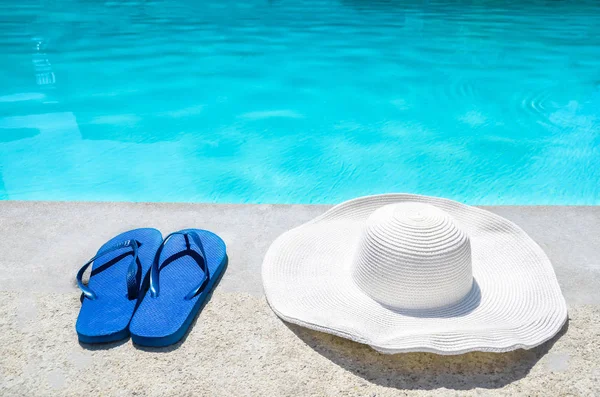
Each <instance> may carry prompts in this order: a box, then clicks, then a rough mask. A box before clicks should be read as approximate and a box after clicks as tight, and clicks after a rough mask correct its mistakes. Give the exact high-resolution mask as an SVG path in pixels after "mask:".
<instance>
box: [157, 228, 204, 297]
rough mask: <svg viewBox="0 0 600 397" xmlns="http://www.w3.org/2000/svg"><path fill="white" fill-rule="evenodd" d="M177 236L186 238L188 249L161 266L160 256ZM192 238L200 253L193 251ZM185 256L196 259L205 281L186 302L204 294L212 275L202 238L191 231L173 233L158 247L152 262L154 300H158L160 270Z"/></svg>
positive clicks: (168, 259) (191, 292)
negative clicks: (171, 239) (170, 240)
mask: <svg viewBox="0 0 600 397" xmlns="http://www.w3.org/2000/svg"><path fill="white" fill-rule="evenodd" d="M175 235H182V236H184V237H185V244H186V249H185V250H183V251H180V252H178V253H176V254H173V255H171V256H170V257H168V258H167V259H165V260H164V261H163V262H162V264H159V262H160V254H161V253H162V250H163V248H164V247H165V245H166V244H167V241H168V240H169V239H170V238H171V237H173V236H175ZM190 237H191V238H192V240H193V241H194V243H196V245H197V246H198V249H199V250H200V252H199V253H198V252H196V251H194V250H193V249H192V247H191V246H190V241H189V238H190ZM184 256H190V257H191V258H192V259H194V261H195V262H196V263H197V264H198V266H200V269H202V272H204V279H203V280H202V281H201V282H200V284H198V285H197V286H196V287H194V288H193V289H192V290H191V291H190V292H189V293H188V294H187V295H186V296H185V300H190V299H192V298H193V297H195V296H196V295H198V294H199V293H200V292H202V290H203V289H204V286H205V285H206V284H207V283H208V282H209V281H210V273H209V271H208V266H207V264H206V253H205V252H204V246H203V245H202V241H201V240H200V236H199V235H198V233H196V232H192V231H190V232H173V233H171V234H169V235H168V236H167V237H165V239H164V240H163V242H162V244H161V245H160V247H158V251H156V255H155V257H154V261H153V262H152V268H151V269H150V296H151V297H152V298H156V297H157V296H158V294H159V274H160V269H162V268H164V267H165V266H167V265H168V264H170V263H171V262H173V261H175V260H176V259H179V258H181V257H184Z"/></svg>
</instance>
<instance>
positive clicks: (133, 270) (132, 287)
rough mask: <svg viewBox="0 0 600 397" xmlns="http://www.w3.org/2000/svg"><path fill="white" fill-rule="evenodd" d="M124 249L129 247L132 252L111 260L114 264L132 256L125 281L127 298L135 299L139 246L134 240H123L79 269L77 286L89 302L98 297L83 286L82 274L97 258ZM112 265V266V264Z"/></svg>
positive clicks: (138, 278)
mask: <svg viewBox="0 0 600 397" xmlns="http://www.w3.org/2000/svg"><path fill="white" fill-rule="evenodd" d="M126 247H131V249H132V252H128V253H127V254H125V255H122V256H121V255H120V256H117V257H116V258H115V259H113V261H115V260H116V261H115V262H114V263H117V262H119V261H120V260H121V259H123V258H124V257H125V256H128V255H131V254H133V258H132V259H131V263H130V264H129V268H128V269H127V277H126V281H127V298H129V299H130V300H131V299H135V298H137V296H138V292H139V288H140V281H141V280H140V278H141V277H140V275H141V264H140V263H139V261H138V248H139V244H138V242H137V241H135V240H125V241H122V242H120V243H118V244H116V245H113V246H111V247H108V248H106V249H104V250H102V251H101V252H99V253H98V255H96V256H94V257H93V258H92V259H90V260H89V261H88V262H87V263H86V264H85V265H83V266H82V267H81V269H79V271H78V272H77V285H78V286H79V289H81V291H83V295H84V296H85V297H86V298H88V299H91V300H94V299H96V298H97V297H98V296H97V295H96V293H95V292H94V291H93V290H92V289H91V288H90V287H88V286H87V285H85V284H83V274H84V273H85V271H86V269H87V268H88V267H89V266H90V265H91V264H92V263H94V261H95V260H96V259H98V258H101V257H103V256H104V255H106V254H108V253H110V252H114V251H117V250H120V249H123V248H126ZM114 263H113V264H114ZM113 264H111V265H110V266H112V265H113ZM93 275H94V272H93V271H92V275H90V278H92V276H93Z"/></svg>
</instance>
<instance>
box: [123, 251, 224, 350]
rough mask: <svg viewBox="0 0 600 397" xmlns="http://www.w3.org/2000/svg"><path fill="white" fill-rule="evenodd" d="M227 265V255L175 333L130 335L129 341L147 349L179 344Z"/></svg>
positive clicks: (209, 296) (208, 299) (206, 301)
mask: <svg viewBox="0 0 600 397" xmlns="http://www.w3.org/2000/svg"><path fill="white" fill-rule="evenodd" d="M228 264H229V259H228V257H227V255H225V258H223V261H222V262H221V263H220V264H219V266H218V267H217V269H216V271H215V272H213V277H212V278H211V279H210V281H209V282H208V283H207V284H206V293H205V294H203V295H202V296H200V298H199V299H198V300H197V301H196V303H195V304H194V307H193V308H192V310H191V311H190V313H189V315H188V316H187V318H186V319H185V321H184V322H183V324H182V325H181V327H180V328H179V329H177V331H175V332H174V333H172V334H170V335H166V336H161V337H148V336H141V335H135V334H133V333H132V334H131V341H132V342H133V343H135V344H136V345H140V346H147V347H165V346H170V345H173V344H175V343H177V342H179V341H180V340H181V339H182V338H183V337H184V336H185V334H186V333H187V331H188V330H189V329H190V326H191V325H192V323H193V322H194V319H195V318H196V317H197V316H198V314H199V313H200V312H201V311H202V309H204V306H206V304H207V303H208V301H210V298H211V297H212V294H213V292H214V289H215V287H216V286H217V285H218V284H219V282H220V281H221V279H222V278H223V275H224V274H225V270H226V269H227V266H228Z"/></svg>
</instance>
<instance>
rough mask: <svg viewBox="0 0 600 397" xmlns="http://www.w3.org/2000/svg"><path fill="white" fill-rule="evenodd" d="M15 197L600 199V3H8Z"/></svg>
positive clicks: (1, 95) (2, 122)
mask: <svg viewBox="0 0 600 397" xmlns="http://www.w3.org/2000/svg"><path fill="white" fill-rule="evenodd" d="M0 15H1V17H0V55H1V57H2V62H1V63H0V173H1V176H0V198H1V199H14V200H119V201H185V202H187V201H209V202H274V203H335V202H339V201H341V200H344V199H348V198H352V197H355V196H359V195H365V194H373V193H382V192H414V193H421V194H429V195H438V196H446V197H450V198H454V199H457V200H461V201H465V202H468V203H472V204H600V2H598V1H585V0H583V1H582V0H573V1H560V0H553V1H542V0H528V1H522V0H506V1H491V0H479V1H467V0H453V1H452V0H430V1H422V0H421V1H419V0H417V1H415V0H410V1H408V0H406V1H405V0H389V1H382V0H306V1H300V0H271V1H266V0H239V1H227V0H205V1H192V0H169V1H95V0H65V1H60V2H59V1H49V0H48V1H44V0H37V1H32V0H19V1H16V0H9V1H3V2H1V3H0Z"/></svg>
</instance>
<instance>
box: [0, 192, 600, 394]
mask: <svg viewBox="0 0 600 397" xmlns="http://www.w3.org/2000/svg"><path fill="white" fill-rule="evenodd" d="M327 208H329V207H328V206H305V205H225V204H154V203H152V204H150V203H139V204H138V203H71V202H69V203H65V202H18V201H4V202H0V253H1V255H0V395H59V396H66V395H84V394H86V395H100V394H101V395H123V396H125V395H132V394H138V395H142V396H146V395H152V396H153V395H157V396H162V395H169V396H170V395H210V396H217V395H223V396H238V395H248V396H255V395H266V396H280V395H281V396H288V395H289V396H305V395H318V396H338V395H346V396H388V395H412V394H416V395H432V394H448V395H456V394H460V395H487V394H505V395H515V394H519V395H540V396H545V395H556V394H561V395H582V396H583V395H585V396H589V395H599V394H600V358H599V357H600V288H599V286H600V207H563V206H556V207H535V206H533V207H512V206H510V207H508V206H507V207H484V208H486V209H488V210H490V211H492V212H495V213H497V214H499V215H502V216H504V217H506V218H508V219H510V220H512V221H514V222H515V223H517V224H518V225H519V226H521V227H522V228H523V229H524V230H525V231H527V232H528V233H529V235H530V236H531V237H532V238H533V239H534V240H535V241H536V242H537V243H538V244H539V245H540V246H541V247H542V248H543V249H544V250H545V251H546V253H547V254H548V256H549V257H550V260H551V261H552V263H553V265H554V268H555V271H556V274H557V277H558V280H559V283H560V285H561V288H562V291H563V293H564V295H565V297H566V299H567V304H568V305H569V322H568V324H567V325H566V326H565V328H564V329H563V331H562V332H561V333H560V334H559V336H558V337H556V338H554V339H553V340H551V341H550V342H548V343H546V344H544V345H542V346H540V347H538V348H536V349H533V350H529V351H525V350H517V351H515V352H511V353H505V354H493V353H469V354H465V355H461V356H436V355H434V354H428V353H410V354H400V355H394V356H386V355H381V354H379V353H377V352H375V351H373V350H371V349H370V348H368V347H366V346H362V345H359V344H357V343H354V342H349V341H346V340H343V339H340V338H337V337H333V336H329V335H325V334H321V333H318V332H313V331H308V330H305V329H302V328H299V327H296V326H292V325H288V324H285V323H283V322H282V321H280V320H279V319H278V318H277V317H276V316H275V315H274V314H273V313H272V312H271V311H270V309H269V307H268V305H267V303H266V301H265V299H264V296H263V294H262V286H261V279H260V266H261V263H262V259H263V256H264V253H265V252H266V250H267V248H268V247H269V245H270V244H271V242H272V241H273V240H274V239H275V238H276V237H277V236H278V235H279V234H281V233H282V232H284V231H285V230H288V229H290V228H292V227H294V226H297V225H300V224H302V223H303V222H305V221H307V220H309V219H312V218H313V217H315V216H317V215H319V214H321V213H322V212H324V211H325V210H326V209H327ZM190 226H196V227H202V228H206V229H210V230H213V231H215V232H216V233H218V234H220V235H221V236H222V237H223V239H224V240H225V242H226V243H227V245H228V252H229V258H230V264H229V268H228V270H227V273H226V274H225V276H224V278H223V280H222V282H221V284H220V285H219V287H218V288H217V290H216V291H215V294H214V296H213V298H212V300H211V301H210V302H209V303H208V304H207V306H206V308H205V309H204V311H203V312H202V314H201V315H200V316H199V318H198V319H197V321H196V323H195V325H194V326H193V328H192V329H191V331H190V333H189V334H188V335H187V337H186V338H185V340H184V342H183V343H179V344H177V345H174V346H172V347H168V348H162V349H142V348H139V347H135V346H133V345H132V343H131V341H130V340H126V341H124V342H120V343H115V344H110V345H106V346H89V345H80V344H79V343H78V342H77V337H76V334H75V330H74V324H75V320H76V318H77V314H78V311H79V292H78V289H77V287H76V285H75V282H74V276H75V273H76V271H77V270H78V269H79V267H80V266H81V265H82V264H83V263H84V262H85V261H86V260H87V259H89V257H91V256H92V255H93V254H94V253H95V251H96V250H97V248H98V247H99V246H100V245H101V244H102V243H103V242H105V241H106V240H107V239H109V238H110V237H112V236H114V235H115V234H117V233H119V232H121V231H125V230H128V229H131V228H136V227H156V228H158V229H159V230H161V231H162V232H163V234H167V233H168V232H170V231H174V230H179V229H182V228H185V227H190Z"/></svg>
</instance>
